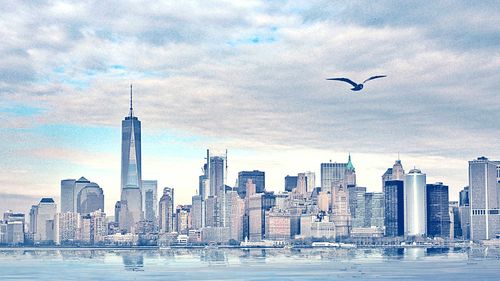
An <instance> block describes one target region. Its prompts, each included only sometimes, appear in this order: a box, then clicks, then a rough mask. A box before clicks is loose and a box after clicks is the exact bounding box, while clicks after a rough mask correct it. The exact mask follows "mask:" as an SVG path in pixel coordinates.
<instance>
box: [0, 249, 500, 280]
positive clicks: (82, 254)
mask: <svg viewBox="0 0 500 281" xmlns="http://www.w3.org/2000/svg"><path fill="white" fill-rule="evenodd" d="M173 279H176V280H337V279H351V280H353V279H357V280H410V279H413V280H500V249H477V250H461V249H349V250H347V249H292V250H284V249H266V250H263V249H252V250H242V249H172V250H69V249H68V250H26V249H21V250H0V280H173Z"/></svg>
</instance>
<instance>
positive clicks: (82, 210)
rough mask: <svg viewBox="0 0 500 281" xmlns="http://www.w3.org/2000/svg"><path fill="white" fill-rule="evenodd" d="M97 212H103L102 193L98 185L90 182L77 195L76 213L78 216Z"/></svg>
mask: <svg viewBox="0 0 500 281" xmlns="http://www.w3.org/2000/svg"><path fill="white" fill-rule="evenodd" d="M97 210H101V211H104V193H103V191H102V188H100V187H99V185H97V184H96V183H94V182H92V183H89V184H87V185H85V187H84V188H82V190H80V192H79V193H78V196H77V210H76V211H77V213H79V214H89V213H92V212H94V211H97Z"/></svg>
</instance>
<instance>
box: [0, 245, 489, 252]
mask: <svg viewBox="0 0 500 281" xmlns="http://www.w3.org/2000/svg"><path fill="white" fill-rule="evenodd" d="M474 246H476V247H477V248H484V247H487V246H486V245H456V246H445V245H362V246H357V247H328V246H316V247H312V246H293V247H291V248H287V247H271V246H255V247H248V246H227V245H221V246H216V247H212V246H169V247H160V246H124V247H55V246H54V247H32V246H19V247H16V246H13V247H3V246H0V251H9V250H11V251H18V250H26V251H36V250H40V251H56V250H61V251H75V250H113V251H119V250H142V251H148V250H151V251H168V250H183V249H211V250H215V249H241V250H251V249H265V250H273V249H276V250H294V249H346V250H351V249H416V248H418V249H454V248H459V249H468V248H476V247H474Z"/></svg>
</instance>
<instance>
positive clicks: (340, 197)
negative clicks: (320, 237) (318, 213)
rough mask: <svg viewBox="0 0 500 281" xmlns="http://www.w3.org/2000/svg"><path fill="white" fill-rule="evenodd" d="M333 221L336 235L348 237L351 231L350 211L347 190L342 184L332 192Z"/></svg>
mask: <svg viewBox="0 0 500 281" xmlns="http://www.w3.org/2000/svg"><path fill="white" fill-rule="evenodd" d="M334 194H335V197H334V203H333V206H334V209H333V214H332V216H333V222H334V223H335V229H336V237H349V234H350V232H351V212H350V209H349V192H348V191H347V189H346V188H345V187H343V186H342V185H341V186H340V187H339V188H337V190H336V192H335V193H334Z"/></svg>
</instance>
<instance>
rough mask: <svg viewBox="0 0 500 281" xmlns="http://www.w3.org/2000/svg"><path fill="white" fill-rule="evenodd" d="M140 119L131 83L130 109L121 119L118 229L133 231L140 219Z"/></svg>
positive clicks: (141, 216)
mask: <svg viewBox="0 0 500 281" xmlns="http://www.w3.org/2000/svg"><path fill="white" fill-rule="evenodd" d="M141 159H142V158H141V121H139V119H138V118H137V117H136V116H134V111H133V107H132V85H130V111H129V115H128V116H126V117H125V119H124V120H123V121H122V155H121V209H120V229H122V230H123V231H126V232H133V229H134V228H135V227H136V224H137V223H138V222H139V221H140V220H142V218H143V212H142V161H141Z"/></svg>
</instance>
